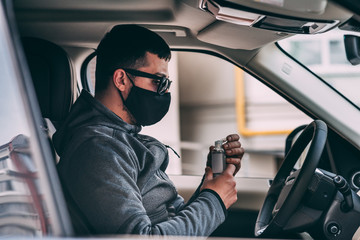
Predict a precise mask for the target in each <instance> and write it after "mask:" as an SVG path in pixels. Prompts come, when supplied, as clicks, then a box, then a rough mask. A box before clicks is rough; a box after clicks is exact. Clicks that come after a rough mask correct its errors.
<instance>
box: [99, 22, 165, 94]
mask: <svg viewBox="0 0 360 240" xmlns="http://www.w3.org/2000/svg"><path fill="white" fill-rule="evenodd" d="M146 52H150V53H152V54H156V55H157V56H158V57H159V58H160V59H165V60H166V61H169V60H170V58H171V52H170V48H169V46H168V45H167V43H166V42H165V41H164V40H163V39H162V38H161V37H160V36H159V35H158V34H156V33H155V32H152V31H150V30H148V29H147V28H144V27H140V26H137V25H118V26H115V27H113V28H112V29H111V31H110V32H108V33H107V34H106V35H105V37H104V38H103V39H102V40H101V42H100V44H99V46H98V48H97V50H96V53H97V59H96V85H95V90H96V92H101V91H103V90H105V89H106V88H107V86H108V84H109V81H110V79H111V78H110V76H112V75H113V73H114V71H115V70H116V69H118V68H134V69H137V68H139V67H142V66H144V65H145V64H146V62H145V56H146Z"/></svg>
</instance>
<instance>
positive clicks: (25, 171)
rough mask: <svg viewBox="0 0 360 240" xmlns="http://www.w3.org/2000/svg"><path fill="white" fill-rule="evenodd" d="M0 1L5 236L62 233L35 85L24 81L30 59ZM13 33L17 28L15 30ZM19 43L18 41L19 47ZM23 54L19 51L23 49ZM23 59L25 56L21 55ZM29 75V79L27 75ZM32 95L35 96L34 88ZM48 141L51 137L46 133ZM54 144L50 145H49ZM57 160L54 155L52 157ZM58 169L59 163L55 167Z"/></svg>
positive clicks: (0, 177) (0, 201)
mask: <svg viewBox="0 0 360 240" xmlns="http://www.w3.org/2000/svg"><path fill="white" fill-rule="evenodd" d="M2 4H3V2H2V3H1V4H0V71H1V81H0V112H1V114H0V132H1V134H0V236H44V235H48V234H51V235H57V236H59V235H61V234H63V232H62V231H63V229H62V226H61V224H60V221H61V219H62V218H61V217H59V215H58V214H59V213H58V212H57V210H58V209H57V210H55V208H56V207H55V205H56V204H55V201H54V197H55V196H56V195H58V193H56V194H55V195H53V192H52V191H53V190H54V189H53V188H52V187H51V186H50V185H51V183H52V182H54V179H55V176H52V178H53V179H50V177H49V175H47V174H50V173H51V171H50V170H49V168H48V166H47V164H46V163H45V160H44V158H43V156H44V152H45V150H44V149H42V150H40V149H41V148H40V141H39V138H41V136H40V135H41V132H40V126H39V125H37V124H35V121H34V114H36V113H37V112H40V111H34V109H33V108H32V107H30V106H35V105H34V103H35V102H34V98H32V100H31V101H32V103H30V97H29V96H31V94H30V95H28V94H29V92H31V91H32V93H33V92H34V91H33V90H32V88H31V85H30V84H28V85H27V87H25V85H24V83H25V82H24V78H23V76H24V75H26V74H24V75H23V73H24V72H23V71H22V70H24V68H23V67H24V66H26V63H25V61H24V62H22V64H19V59H25V58H22V57H21V49H22V48H21V47H19V46H20V41H19V44H17V43H15V41H13V39H16V35H10V31H9V29H8V26H9V25H11V24H8V22H7V19H6V17H5V14H4V12H3V8H2V7H3V5H2ZM12 33H13V32H12ZM15 46H18V47H15ZM19 54H20V55H19ZM20 61H21V60H20ZM28 80H30V79H28ZM32 96H35V95H34V94H32ZM43 140H45V141H46V139H43ZM47 147H48V148H49V146H48V145H47ZM48 160H52V159H48ZM53 171H55V170H54V168H53Z"/></svg>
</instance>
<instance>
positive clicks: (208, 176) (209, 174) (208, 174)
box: [205, 167, 214, 180]
mask: <svg viewBox="0 0 360 240" xmlns="http://www.w3.org/2000/svg"><path fill="white" fill-rule="evenodd" d="M213 178H214V176H213V171H212V169H211V168H210V167H206V168H205V180H211V179H213Z"/></svg>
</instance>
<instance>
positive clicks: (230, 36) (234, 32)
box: [197, 21, 288, 50]
mask: <svg viewBox="0 0 360 240" xmlns="http://www.w3.org/2000/svg"><path fill="white" fill-rule="evenodd" d="M286 36H288V34H283V33H277V32H272V31H267V30H261V29H258V30H257V31H254V30H253V29H251V28H249V27H246V26H239V25H236V24H231V23H226V22H220V21H217V22H215V23H213V24H211V25H210V26H208V27H206V28H205V29H203V30H201V31H200V32H199V33H198V35H197V38H198V39H199V40H200V41H203V42H206V43H211V44H214V45H219V46H222V47H227V48H232V49H244V50H253V49H256V48H259V47H261V46H263V45H265V44H268V43H269V42H275V41H278V40H280V39H281V38H283V37H286Z"/></svg>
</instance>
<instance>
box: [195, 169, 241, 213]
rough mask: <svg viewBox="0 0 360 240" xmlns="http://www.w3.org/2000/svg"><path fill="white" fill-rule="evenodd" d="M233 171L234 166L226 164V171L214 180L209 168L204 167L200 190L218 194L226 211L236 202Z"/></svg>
mask: <svg viewBox="0 0 360 240" xmlns="http://www.w3.org/2000/svg"><path fill="white" fill-rule="evenodd" d="M235 170H236V168H235V165H233V164H228V165H227V167H226V169H225V170H224V171H223V172H222V173H221V174H220V175H218V176H217V177H216V178H214V177H213V172H212V170H211V168H210V167H206V169H205V178H204V182H203V184H202V186H201V188H200V190H203V189H211V190H213V191H215V192H216V193H217V194H219V196H220V198H221V200H222V201H223V203H224V205H225V207H226V209H228V208H229V207H230V206H231V205H232V204H233V203H235V202H236V200H237V194H236V182H235V179H234V172H235Z"/></svg>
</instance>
